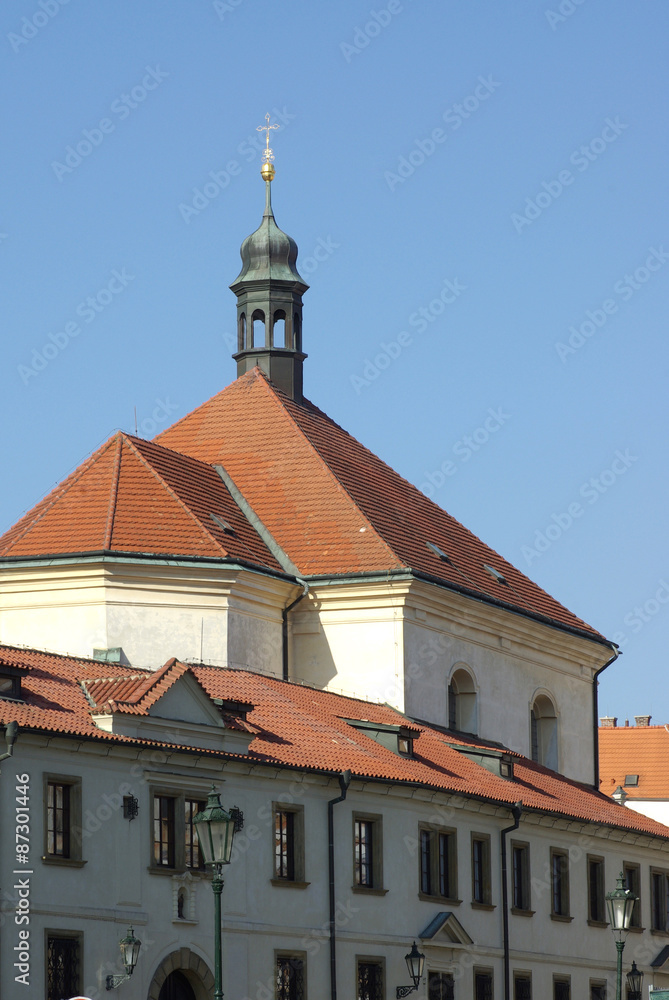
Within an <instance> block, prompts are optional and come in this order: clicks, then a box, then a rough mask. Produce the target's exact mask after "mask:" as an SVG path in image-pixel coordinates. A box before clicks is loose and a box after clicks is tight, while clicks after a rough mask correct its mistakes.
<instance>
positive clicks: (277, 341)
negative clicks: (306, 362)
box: [272, 309, 288, 347]
mask: <svg viewBox="0 0 669 1000" xmlns="http://www.w3.org/2000/svg"><path fill="white" fill-rule="evenodd" d="M272 336H273V341H272V342H273V344H274V346H275V347H287V346H288V345H287V344H286V314H285V312H284V311H283V309H277V311H276V312H275V313H274V324H273V329H272Z"/></svg>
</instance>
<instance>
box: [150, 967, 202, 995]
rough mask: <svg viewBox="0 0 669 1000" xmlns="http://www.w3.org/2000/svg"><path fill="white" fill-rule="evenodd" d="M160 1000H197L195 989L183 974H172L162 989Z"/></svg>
mask: <svg viewBox="0 0 669 1000" xmlns="http://www.w3.org/2000/svg"><path fill="white" fill-rule="evenodd" d="M158 1000H197V997H196V996H195V991H194V990H193V987H192V986H191V984H190V983H189V982H188V980H187V979H186V977H185V976H184V974H183V972H178V971H176V972H170V974H169V976H168V977H167V979H166V980H165V982H164V983H163V985H162V986H161V987H160V993H159V994H158Z"/></svg>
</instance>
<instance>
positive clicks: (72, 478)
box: [3, 431, 123, 555]
mask: <svg viewBox="0 0 669 1000" xmlns="http://www.w3.org/2000/svg"><path fill="white" fill-rule="evenodd" d="M121 434H123V431H116V432H115V433H114V434H112V436H111V437H110V438H108V439H107V440H106V441H104V442H103V443H102V444H101V445H100V447H99V448H98V449H97V450H96V451H94V452H93V453H92V454H91V455H89V456H88V458H85V459H84V461H83V462H82V463H81V465H78V466H77V468H76V469H74V471H73V472H71V473H70V474H69V476H66V477H65V479H64V480H63V481H62V482H60V483H58V485H57V486H54V488H53V490H51V492H50V493H47V494H46V496H44V497H42V499H41V500H38V502H37V504H36V505H35V507H32V508H31V509H30V510H29V511H26V513H25V514H24V515H23V517H24V518H28V517H29V515H30V514H31V513H32V512H34V510H35V508H36V507H39V506H40V504H41V503H44V504H45V506H44V509H43V510H41V511H40V513H39V514H38V515H37V516H35V517H33V518H32V519H31V520H29V521H27V522H26V525H25V527H24V529H23V530H22V531H20V532H19V533H18V534H17V535H16V537H15V538H12V540H11V542H10V543H9V548H8V550H7V552H6V553H5V555H8V554H9V552H10V551H11V549H12V548H13V547H14V546H15V545H17V544H18V543H19V542H20V541H21V539H22V538H24V537H25V536H26V535H27V534H28V532H29V531H32V529H33V528H34V527H35V525H37V524H39V522H40V521H41V520H42V519H43V518H44V517H46V515H47V514H48V513H49V511H50V510H52V508H53V507H54V506H55V505H56V504H57V503H58V501H59V500H61V499H62V498H63V497H64V496H66V495H67V494H68V493H69V492H70V490H71V489H72V487H73V486H74V485H75V484H76V483H77V482H78V481H79V480H80V479H81V477H82V476H83V475H84V473H86V472H88V470H89V468H90V467H91V466H92V465H94V464H95V463H96V462H97V461H99V459H100V458H101V457H102V456H103V455H104V453H105V452H106V451H107V449H108V448H110V447H111V445H112V444H113V442H114V441H115V440H116V439H117V438H118V437H119V436H120V435H121ZM49 497H51V500H50V502H49V503H46V501H48V500H49ZM22 520H23V518H19V521H18V522H17V523H18V524H20V523H21V521H22ZM14 527H16V525H12V527H10V528H8V529H7V531H6V532H5V534H9V532H11V531H12V528H14ZM3 537H4V536H3Z"/></svg>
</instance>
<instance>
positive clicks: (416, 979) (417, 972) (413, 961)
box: [395, 941, 425, 1000]
mask: <svg viewBox="0 0 669 1000" xmlns="http://www.w3.org/2000/svg"><path fill="white" fill-rule="evenodd" d="M404 960H405V962H406V964H407V969H408V970H409V977H410V979H412V980H413V986H398V987H397V989H396V992H395V996H396V997H397V1000H401V998H402V997H408V996H409V994H410V993H413V991H414V990H417V989H418V984H419V983H420V981H421V979H422V978H423V968H424V966H425V955H423V953H422V952H420V951H418V948H417V947H416V942H415V941H414V943H413V944H412V946H411V951H410V952H409V954H408V955H405V956H404Z"/></svg>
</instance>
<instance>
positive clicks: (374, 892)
mask: <svg viewBox="0 0 669 1000" xmlns="http://www.w3.org/2000/svg"><path fill="white" fill-rule="evenodd" d="M351 892H359V893H361V895H363V896H385V895H386V893H387V892H388V890H387V889H375V888H374V886H370V885H352V886H351Z"/></svg>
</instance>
